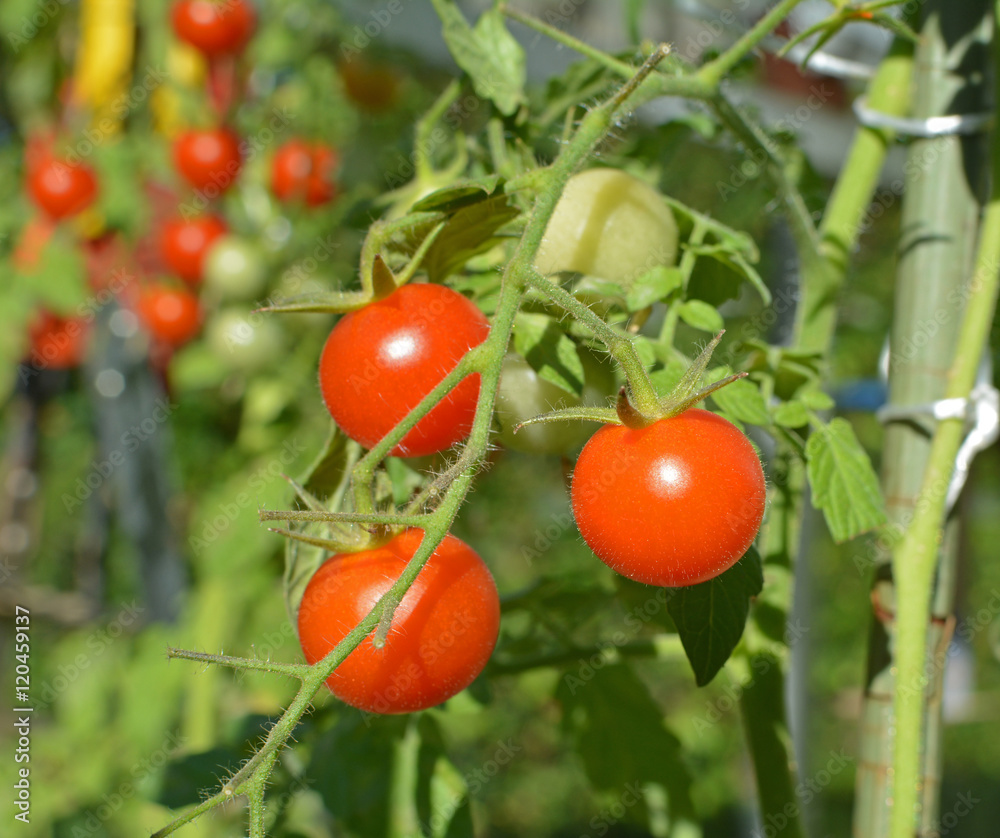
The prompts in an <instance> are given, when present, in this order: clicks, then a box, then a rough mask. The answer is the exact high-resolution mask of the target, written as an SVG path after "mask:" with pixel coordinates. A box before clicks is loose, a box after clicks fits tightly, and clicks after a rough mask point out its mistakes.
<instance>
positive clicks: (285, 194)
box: [271, 140, 338, 207]
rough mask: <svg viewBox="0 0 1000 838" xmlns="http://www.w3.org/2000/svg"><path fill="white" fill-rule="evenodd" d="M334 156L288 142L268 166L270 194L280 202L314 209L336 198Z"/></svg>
mask: <svg viewBox="0 0 1000 838" xmlns="http://www.w3.org/2000/svg"><path fill="white" fill-rule="evenodd" d="M337 163H338V157H337V153H336V152H335V151H334V150H333V149H332V148H329V147H327V146H324V145H320V144H316V145H310V144H309V143H307V142H305V141H304V140H289V141H288V142H287V143H285V144H284V145H282V146H281V148H279V149H278V151H277V153H276V154H275V155H274V160H273V162H272V164H271V191H272V192H274V194H275V196H276V197H277V198H278V199H279V200H282V201H286V202H291V201H302V200H305V202H306V204H307V205H308V206H310V207H317V206H320V205H321V204H326V203H329V202H330V201H332V200H333V199H334V198H335V197H336V196H337V185H336V183H335V182H334V175H335V173H336V169H337Z"/></svg>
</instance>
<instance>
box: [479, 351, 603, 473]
mask: <svg viewBox="0 0 1000 838" xmlns="http://www.w3.org/2000/svg"><path fill="white" fill-rule="evenodd" d="M577 352H578V353H579V355H580V361H581V362H582V364H583V375H584V384H583V393H582V394H581V396H577V395H575V394H573V393H567V392H566V391H565V390H563V389H562V387H559V386H558V385H556V384H553V383H552V382H551V381H547V380H546V379H544V378H542V377H541V376H539V374H538V373H537V372H535V370H534V369H532V367H531V364H529V363H528V362H527V361H526V360H525V359H524V358H522V357H521V356H520V355H515V354H514V353H509V354H508V355H507V356H506V357H505V358H504V362H503V369H502V371H501V374H500V390H499V391H498V392H497V404H496V416H497V421H498V422H499V424H500V433H499V437H500V441H501V442H502V443H503V444H504V445H506V446H507V447H508V448H511V449H513V450H514V451H523V452H524V453H527V454H566V453H568V452H570V451H572V450H573V449H574V448H577V447H579V446H580V445H582V444H583V443H584V442H586V441H587V439H589V438H590V436H591V435H592V434H593V433H594V431H595V430H596V429H597V428H598V427H599V425H596V424H594V423H593V422H581V421H578V420H573V421H565V422H551V423H544V424H540V425H528V426H527V427H524V428H521V430H519V431H518V432H517V433H516V434H515V433H514V426H515V425H517V424H518V423H519V422H523V421H525V420H526V419H531V418H533V417H535V416H538V415H540V414H542V413H548V412H550V411H552V410H558V409H560V408H566V407H578V406H579V405H581V404H583V405H586V406H587V407H607V406H608V399H609V397H610V396H611V394H612V393H613V392H614V389H615V379H614V374H613V373H612V371H611V368H610V367H609V366H608V365H607V364H604V363H601V362H600V361H599V360H598V359H597V358H596V357H595V356H594V354H593V353H592V352H590V351H589V350H586V349H582V348H581V349H578V350H577Z"/></svg>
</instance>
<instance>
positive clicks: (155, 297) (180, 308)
mask: <svg viewBox="0 0 1000 838" xmlns="http://www.w3.org/2000/svg"><path fill="white" fill-rule="evenodd" d="M136 312H137V314H138V315H139V317H140V318H141V320H142V322H143V323H145V324H146V328H147V329H148V330H149V332H150V334H151V335H153V337H155V338H158V339H159V340H161V341H163V342H164V343H166V344H168V345H169V346H173V347H178V346H182V345H183V344H185V343H187V342H188V341H189V340H191V338H193V337H194V336H195V335H196V334H198V330H199V329H200V328H201V305H200V304H199V303H198V298H197V297H196V296H195V295H194V294H192V293H191V292H190V291H188V290H186V289H184V288H173V287H171V286H169V285H161V284H151V285H147V286H146V287H145V288H143V289H142V291H141V293H140V294H139V298H138V300H137V302H136Z"/></svg>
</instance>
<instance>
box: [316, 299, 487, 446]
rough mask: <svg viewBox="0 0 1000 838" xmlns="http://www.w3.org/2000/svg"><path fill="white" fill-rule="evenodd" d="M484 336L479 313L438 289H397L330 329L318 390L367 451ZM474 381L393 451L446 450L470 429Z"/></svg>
mask: <svg viewBox="0 0 1000 838" xmlns="http://www.w3.org/2000/svg"><path fill="white" fill-rule="evenodd" d="M488 332H489V323H488V322H487V320H486V318H485V317H484V316H483V313H482V312H481V311H480V310H479V309H478V308H476V306H475V305H474V304H472V303H471V302H469V300H468V299H466V298H465V297H464V296H462V295H461V294H459V293H458V292H456V291H452V290H451V289H450V288H447V287H445V286H443V285H433V284H430V283H421V284H412V285H404V286H402V287H401V288H397V289H396V290H395V291H393V292H392V293H391V294H389V295H388V296H387V297H385V298H384V299H381V300H377V301H376V302H373V303H371V304H370V305H367V306H365V307H364V308H363V309H361V310H360V311H354V312H351V313H349V314H346V315H344V317H342V318H341V319H340V320H339V321H338V322H337V325H336V326H334V327H333V331H331V332H330V336H329V337H328V338H327V341H326V344H325V345H324V347H323V354H322V356H321V357H320V362H319V386H320V390H321V391H322V393H323V400H324V402H325V403H326V407H327V410H329V411H330V415H331V416H332V417H333V418H334V421H336V423H337V424H338V425H339V426H340V427H341V428H342V429H343V431H344V433H346V434H347V435H348V436H349V437H351V439H354V440H356V441H357V442H360V443H361V444H362V445H364V446H365V447H366V448H371V447H373V446H374V445H375V444H376V443H378V441H379V440H380V439H382V437H384V436H385V435H386V434H387V433H388V432H389V431H391V430H392V429H393V427H395V425H396V424H397V423H398V422H399V421H400V420H401V419H403V418H404V417H405V416H406V414H408V413H409V412H410V411H411V410H413V408H415V407H416V406H417V405H418V404H419V403H420V400H421V399H422V398H423V397H424V396H426V395H427V394H428V393H429V392H430V391H431V390H433V389H434V387H435V386H436V385H437V384H439V383H440V381H441V379H443V378H444V377H445V376H446V375H447V374H448V373H449V372H451V370H452V369H453V368H454V367H455V366H456V365H457V364H458V362H459V360H461V358H462V356H463V355H465V353H466V352H468V351H469V350H470V349H471V348H472V347H474V346H478V345H479V344H480V343H482V341H483V340H484V339H485V338H486V335H487V333H488ZM478 393H479V375H478V374H473V375H470V376H467V377H466V378H465V379H463V380H462V382H461V383H460V384H459V385H458V386H457V387H456V388H455V389H454V390H453V391H452V392H451V393H449V394H448V396H446V397H445V398H444V399H443V400H442V401H441V403H440V404H438V405H437V406H436V407H435V408H434V409H433V410H432V411H431V412H430V413H428V414H427V415H426V416H425V417H423V418H422V419H421V420H420V421H419V422H418V423H417V424H416V425H415V426H414V427H413V428H412V429H411V430H410V431H409V432H408V433H407V434H406V436H404V437H403V439H402V440H401V441H400V443H399V444H398V445H397V446H395V447H394V448H393V453H394V454H395V455H396V456H404V457H419V456H423V455H425V454H434V453H437V452H439V451H444V450H445V449H446V448H450V447H451V446H452V445H454V444H455V443H456V442H459V441H461V440H462V439H464V438H465V437H466V436H467V435H468V433H469V429H470V428H471V427H472V417H473V414H474V413H475V410H476V399H477V396H478Z"/></svg>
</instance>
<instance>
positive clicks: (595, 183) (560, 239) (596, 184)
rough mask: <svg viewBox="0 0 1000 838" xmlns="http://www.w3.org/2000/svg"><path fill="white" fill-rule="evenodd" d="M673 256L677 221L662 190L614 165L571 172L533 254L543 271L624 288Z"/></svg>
mask: <svg viewBox="0 0 1000 838" xmlns="http://www.w3.org/2000/svg"><path fill="white" fill-rule="evenodd" d="M676 260H677V222H676V221H675V220H674V216H673V213H672V212H671V211H670V208H669V207H668V206H667V205H666V204H665V203H664V202H663V196H662V195H660V193H659V192H657V191H656V190H655V189H653V188H652V187H651V186H649V185H648V184H645V183H643V182H642V181H641V180H639V179H638V178H635V177H633V176H632V175H630V174H626V173H625V172H622V171H619V170H618V169H589V170H587V171H585V172H580V173H579V174H577V175H573V177H571V178H570V179H569V182H568V183H567V184H566V189H565V190H564V191H563V194H562V197H561V198H560V199H559V203H558V204H556V209H555V212H554V213H553V215H552V218H551V219H550V220H549V226H548V227H546V228H545V235H544V237H543V238H542V243H541V246H540V247H539V248H538V253H537V255H536V256H535V268H536V269H537V270H538V272H539V273H541V274H542V275H543V276H549V275H551V274H554V273H558V272H559V271H576V272H578V273H582V274H589V275H591V276H595V277H599V278H600V279H606V280H609V281H611V282H615V283H617V284H618V285H621V286H622V287H623V288H625V289H626V290H627V289H628V288H629V287H631V285H632V283H633V282H635V280H636V279H638V278H639V277H640V276H642V275H643V274H644V273H647V272H648V271H650V270H652V269H653V268H655V267H657V266H659V265H668V266H669V265H673V264H674V263H675V262H676Z"/></svg>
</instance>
